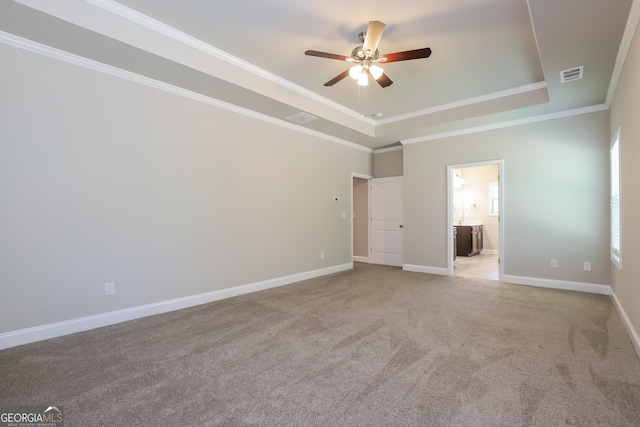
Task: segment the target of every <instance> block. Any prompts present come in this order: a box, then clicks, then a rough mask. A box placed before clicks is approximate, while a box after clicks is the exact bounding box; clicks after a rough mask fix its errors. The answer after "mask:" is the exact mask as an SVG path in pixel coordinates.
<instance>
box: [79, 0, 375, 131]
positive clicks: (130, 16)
mask: <svg viewBox="0 0 640 427" xmlns="http://www.w3.org/2000/svg"><path fill="white" fill-rule="evenodd" d="M86 1H87V2H88V3H91V4H93V5H94V6H97V7H99V8H101V9H104V10H106V11H108V12H111V13H113V14H115V15H117V16H119V17H121V18H123V19H126V20H128V21H131V22H133V23H135V24H138V25H141V26H144V27H145V28H148V29H149V30H152V31H155V32H156V33H158V34H162V35H163V36H166V37H169V38H171V39H173V40H175V41H177V42H179V43H183V44H185V45H187V46H190V47H192V48H194V49H197V50H199V51H201V52H204V53H206V54H207V55H211V56H214V57H216V58H218V59H220V60H222V61H225V62H227V63H229V64H231V65H233V66H235V67H238V68H241V69H243V70H245V71H247V72H249V73H252V74H254V75H256V76H258V77H260V78H262V79H265V80H267V81H269V82H271V83H274V84H276V85H278V86H282V87H284V88H286V89H289V90H291V91H293V92H295V93H297V94H298V95H300V96H303V97H306V98H309V99H312V100H314V101H316V102H319V103H321V104H323V105H325V106H327V107H329V108H332V109H334V110H336V111H339V112H341V113H344V114H347V115H349V116H350V117H352V118H355V119H358V120H360V121H362V122H365V123H367V124H369V125H375V123H376V122H375V120H373V119H370V118H366V117H363V116H362V114H361V113H358V112H356V111H353V110H351V109H349V108H347V107H345V106H343V105H341V104H338V103H337V102H334V101H331V100H330V99H328V98H325V97H323V96H320V95H318V94H317V93H315V92H313V91H310V90H308V89H305V88H303V87H302V86H299V85H297V84H295V83H292V82H290V81H289V80H286V79H283V78H282V77H279V76H277V75H275V74H273V73H270V72H269V71H267V70H265V69H263V68H260V67H258V66H256V65H253V64H251V63H249V62H247V61H244V60H242V59H240V58H238V57H236V56H234V55H231V54H230V53H228V52H225V51H224V50H222V49H218V48H217V47H215V46H212V45H210V44H208V43H206V42H204V41H202V40H200V39H198V38H196V37H193V36H190V35H189V34H187V33H184V32H182V31H180V30H178V29H176V28H174V27H172V26H170V25H167V24H165V23H163V22H160V21H158V20H156V19H153V18H151V17H149V16H147V15H145V14H143V13H140V12H138V11H136V10H134V9H131V8H129V7H127V6H124V5H122V4H120V3H117V2H115V1H113V0H86Z"/></svg>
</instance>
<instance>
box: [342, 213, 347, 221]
mask: <svg viewBox="0 0 640 427" xmlns="http://www.w3.org/2000/svg"><path fill="white" fill-rule="evenodd" d="M341 216H342V218H343V219H344V218H346V217H347V213H346V212H345V211H342V214H341Z"/></svg>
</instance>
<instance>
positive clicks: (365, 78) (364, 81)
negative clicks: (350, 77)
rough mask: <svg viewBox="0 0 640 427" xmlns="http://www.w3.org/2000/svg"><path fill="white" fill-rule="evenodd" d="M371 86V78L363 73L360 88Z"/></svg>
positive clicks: (359, 82)
mask: <svg viewBox="0 0 640 427" xmlns="http://www.w3.org/2000/svg"><path fill="white" fill-rule="evenodd" d="M368 84H369V76H368V75H367V73H362V75H361V76H360V78H359V79H358V86H367V85H368Z"/></svg>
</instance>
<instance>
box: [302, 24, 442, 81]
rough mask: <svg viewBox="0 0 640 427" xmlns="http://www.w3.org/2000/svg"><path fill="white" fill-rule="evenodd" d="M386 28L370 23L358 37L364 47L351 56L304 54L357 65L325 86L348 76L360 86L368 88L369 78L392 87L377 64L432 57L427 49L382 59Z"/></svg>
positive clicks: (308, 51) (307, 52) (324, 53)
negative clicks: (382, 45) (379, 50)
mask: <svg viewBox="0 0 640 427" xmlns="http://www.w3.org/2000/svg"><path fill="white" fill-rule="evenodd" d="M384 27H385V24H384V23H382V22H380V21H369V26H368V28H367V31H364V32H362V33H360V34H359V35H358V38H359V39H360V42H361V43H362V46H358V47H356V48H355V49H353V51H352V52H351V56H345V55H337V54H334V53H326V52H318V51H317V50H307V51H306V52H305V53H304V54H305V55H309V56H318V57H320V58H329V59H337V60H339V61H347V62H353V63H355V65H354V66H353V67H351V68H350V69H348V70H346V71H344V72H342V73H340V74H338V75H337V76H335V77H334V78H332V79H331V80H329V81H328V82H326V83H325V84H324V85H325V86H333V85H334V84H336V83H338V82H339V81H340V80H342V79H344V78H345V77H347V76H351V78H353V79H354V80H357V81H358V84H359V85H360V86H366V85H368V84H369V76H371V77H373V78H374V80H376V81H377V82H378V84H380V86H382V87H387V86H390V85H392V84H393V81H392V80H391V79H390V78H389V77H388V76H387V75H386V74H385V73H384V70H383V69H382V67H380V66H379V65H377V64H379V63H390V62H398V61H408V60H410V59H421V58H428V57H429V56H431V49H430V48H428V47H425V48H422V49H414V50H407V51H404V52H396V53H389V54H387V55H385V56H382V57H381V56H380V52H378V44H379V43H380V39H381V38H382V33H383V32H384Z"/></svg>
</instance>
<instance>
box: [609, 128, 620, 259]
mask: <svg viewBox="0 0 640 427" xmlns="http://www.w3.org/2000/svg"><path fill="white" fill-rule="evenodd" d="M610 161H611V171H610V172H611V261H612V262H613V263H614V264H615V265H616V267H618V269H619V270H622V245H621V231H620V229H621V223H620V129H618V131H617V132H616V135H615V137H614V138H613V142H612V143H611V151H610Z"/></svg>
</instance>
